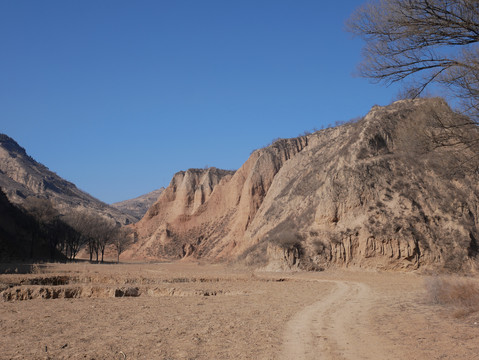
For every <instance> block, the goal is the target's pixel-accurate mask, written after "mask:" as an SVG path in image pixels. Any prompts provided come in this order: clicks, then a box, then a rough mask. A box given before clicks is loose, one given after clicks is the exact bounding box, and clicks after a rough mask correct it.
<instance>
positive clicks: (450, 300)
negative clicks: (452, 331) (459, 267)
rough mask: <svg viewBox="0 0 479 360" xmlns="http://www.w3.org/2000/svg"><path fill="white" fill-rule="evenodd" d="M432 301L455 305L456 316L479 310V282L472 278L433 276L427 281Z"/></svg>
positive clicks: (464, 315) (467, 314)
mask: <svg viewBox="0 0 479 360" xmlns="http://www.w3.org/2000/svg"><path fill="white" fill-rule="evenodd" d="M426 289H427V292H428V295H429V299H430V301H432V302H433V303H434V304H439V305H444V306H451V307H454V308H455V310H454V316H456V317H458V318H460V317H466V316H469V315H471V314H473V313H475V312H478V311H479V282H477V281H474V280H471V279H459V278H439V277H438V278H433V279H429V280H427V281H426Z"/></svg>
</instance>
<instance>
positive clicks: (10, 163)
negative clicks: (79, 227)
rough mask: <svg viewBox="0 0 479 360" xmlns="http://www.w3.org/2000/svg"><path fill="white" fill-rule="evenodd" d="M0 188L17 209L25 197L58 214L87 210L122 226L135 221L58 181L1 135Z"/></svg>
mask: <svg viewBox="0 0 479 360" xmlns="http://www.w3.org/2000/svg"><path fill="white" fill-rule="evenodd" d="M0 187H1V188H2V189H3V191H4V192H5V194H6V195H7V197H8V199H9V200H10V201H11V202H12V203H15V204H20V205H21V204H22V203H23V202H24V200H25V199H26V198H27V197H29V196H36V197H40V198H45V199H50V200H52V202H53V203H54V204H55V207H56V208H57V209H58V210H59V211H60V212H62V213H65V212H67V211H68V210H70V209H90V210H92V211H95V212H97V213H99V214H102V215H106V216H109V217H112V218H114V219H115V220H116V221H118V222H120V223H122V224H128V223H131V222H134V221H136V219H135V218H134V217H132V216H130V215H127V214H124V213H122V212H121V211H119V210H117V209H115V208H112V207H110V206H108V205H106V204H105V203H103V202H101V201H100V200H98V199H95V198H94V197H93V196H91V195H89V194H87V193H85V192H83V191H81V190H79V189H78V188H77V187H76V186H75V185H74V184H72V183H71V182H69V181H66V180H64V179H62V178H61V177H60V176H58V175H57V174H55V173H54V172H52V171H50V170H49V169H48V168H47V167H46V166H44V165H42V164H40V163H38V162H37V161H35V160H34V159H33V158H31V157H30V156H28V154H27V153H26V151H25V149H24V148H22V147H21V146H20V145H18V144H17V143H16V142H15V140H13V139H12V138H10V137H8V136H7V135H5V134H0Z"/></svg>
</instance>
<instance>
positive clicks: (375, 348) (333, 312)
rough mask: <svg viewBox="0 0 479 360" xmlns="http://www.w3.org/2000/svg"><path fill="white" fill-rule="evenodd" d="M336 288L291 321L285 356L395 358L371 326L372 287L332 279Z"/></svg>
mask: <svg viewBox="0 0 479 360" xmlns="http://www.w3.org/2000/svg"><path fill="white" fill-rule="evenodd" d="M331 282H332V283H333V284H334V287H333V289H332V291H331V292H330V293H329V294H326V295H325V296H324V297H323V298H322V299H321V300H320V301H318V302H316V303H314V304H312V305H310V306H307V307H305V308H304V309H302V310H301V311H300V312H299V313H297V314H296V315H295V316H294V317H293V318H292V319H291V320H290V321H289V322H288V323H287V326H286V329H285V333H284V337H283V339H284V340H283V349H282V358H283V359H285V360H286V359H288V360H289V359H296V360H300V359H308V360H309V359H321V360H322V359H347V360H358V359H373V360H374V359H381V360H383V359H392V357H391V355H392V354H391V353H388V351H387V349H386V348H385V347H384V344H382V342H381V339H380V337H379V336H378V334H376V333H375V332H374V331H373V330H372V327H371V324H370V319H369V317H368V311H369V309H370V308H371V307H372V306H373V305H374V302H373V301H374V297H373V293H372V290H371V289H370V288H369V287H368V286H367V285H366V284H362V283H354V282H346V281H331Z"/></svg>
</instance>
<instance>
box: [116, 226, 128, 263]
mask: <svg viewBox="0 0 479 360" xmlns="http://www.w3.org/2000/svg"><path fill="white" fill-rule="evenodd" d="M132 240H133V234H132V231H131V229H129V228H127V227H117V229H116V231H115V234H114V236H113V241H112V243H113V247H114V248H115V250H116V255H117V257H116V262H117V263H119V262H120V255H121V254H122V253H123V252H124V251H125V250H126V249H127V248H128V245H130V244H131V242H132Z"/></svg>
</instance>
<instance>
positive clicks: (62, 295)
mask: <svg viewBox="0 0 479 360" xmlns="http://www.w3.org/2000/svg"><path fill="white" fill-rule="evenodd" d="M4 267H5V266H4ZM10 268H11V270H13V272H15V266H10ZM23 270H24V269H23V268H22V267H20V266H19V267H17V271H18V273H13V274H3V275H0V291H1V293H0V296H1V298H0V359H406V358H407V359H477V358H479V355H478V354H479V342H478V341H477V339H478V338H479V325H478V323H479V316H477V314H478V313H477V312H476V311H475V308H474V306H469V305H470V304H471V301H469V302H468V303H467V304H464V303H455V302H454V301H452V303H451V302H445V301H442V302H441V301H439V300H440V299H441V298H440V296H439V295H440V294H441V291H440V290H441V289H443V288H444V286H442V285H441V284H440V283H438V282H437V281H436V280H435V279H432V278H430V277H426V276H420V275H416V274H411V273H382V272H371V271H370V272H365V271H326V272H320V273H304V272H297V273H266V272H254V271H252V270H248V269H244V268H235V267H226V266H223V265H199V264H193V263H183V262H178V263H158V264H120V265H116V264H104V265H95V264H88V263H78V264H41V265H36V266H34V267H33V269H32V272H30V273H26V274H21V272H23ZM455 281H456V280H455V279H453V278H450V279H448V280H447V283H449V284H450V283H454V282H455ZM468 284H469V285H467V286H466V288H467V289H470V288H471V287H472V288H474V286H476V285H477V281H476V280H469V283H468ZM446 290H447V289H446ZM446 292H447V293H449V294H451V291H450V290H447V291H446ZM466 292H469V293H472V294H473V296H475V295H474V291H472V292H471V291H466ZM449 299H450V297H449ZM476 300H477V299H476ZM474 301H475V300H472V305H475V304H476V303H475V302H474ZM468 304H469V305H468Z"/></svg>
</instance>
